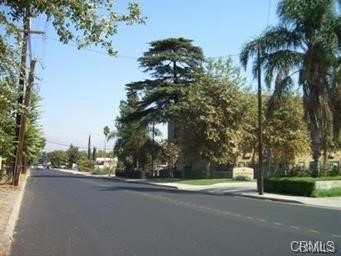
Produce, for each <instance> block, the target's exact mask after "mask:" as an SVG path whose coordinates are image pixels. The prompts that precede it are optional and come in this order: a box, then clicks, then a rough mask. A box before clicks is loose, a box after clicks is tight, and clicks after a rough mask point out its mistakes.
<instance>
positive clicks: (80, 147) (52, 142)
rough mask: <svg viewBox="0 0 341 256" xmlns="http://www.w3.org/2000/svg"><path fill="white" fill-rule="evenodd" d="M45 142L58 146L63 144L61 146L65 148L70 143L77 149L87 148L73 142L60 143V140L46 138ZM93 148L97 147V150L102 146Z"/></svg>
mask: <svg viewBox="0 0 341 256" xmlns="http://www.w3.org/2000/svg"><path fill="white" fill-rule="evenodd" d="M46 143H48V144H53V145H58V146H63V147H67V148H68V147H70V146H71V145H72V146H74V147H77V148H78V149H82V150H88V147H84V146H79V145H76V144H74V143H70V144H65V143H61V142H57V141H51V140H46ZM95 148H96V149H98V150H104V148H100V147H95Z"/></svg>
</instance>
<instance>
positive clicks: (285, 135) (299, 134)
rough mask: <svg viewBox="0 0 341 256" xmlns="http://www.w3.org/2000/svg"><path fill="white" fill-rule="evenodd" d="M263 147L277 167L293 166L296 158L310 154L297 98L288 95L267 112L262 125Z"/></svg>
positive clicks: (301, 111) (300, 103) (300, 102)
mask: <svg viewBox="0 0 341 256" xmlns="http://www.w3.org/2000/svg"><path fill="white" fill-rule="evenodd" d="M264 127H265V128H264V143H265V147H266V148H267V149H269V150H271V152H272V160H273V162H274V163H276V164H279V165H282V166H283V165H289V164H294V162H295V159H296V158H297V157H298V156H303V155H306V154H309V153H310V149H309V144H310V139H309V132H308V129H307V125H306V123H305V122H304V120H303V105H302V100H301V98H300V97H299V96H295V95H292V94H288V95H286V96H283V97H281V98H280V99H278V100H277V101H276V104H275V105H272V106H271V108H270V109H269V110H268V111H267V114H266V120H265V123H264Z"/></svg>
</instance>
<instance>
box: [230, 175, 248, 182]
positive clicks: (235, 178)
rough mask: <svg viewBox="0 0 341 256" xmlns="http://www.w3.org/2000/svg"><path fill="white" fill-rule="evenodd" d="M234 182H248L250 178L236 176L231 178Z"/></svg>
mask: <svg viewBox="0 0 341 256" xmlns="http://www.w3.org/2000/svg"><path fill="white" fill-rule="evenodd" d="M233 179H234V180H240V181H250V180H251V178H250V177H248V176H236V177H234V178H233Z"/></svg>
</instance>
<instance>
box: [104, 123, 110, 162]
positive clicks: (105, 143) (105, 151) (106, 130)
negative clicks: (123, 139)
mask: <svg viewBox="0 0 341 256" xmlns="http://www.w3.org/2000/svg"><path fill="white" fill-rule="evenodd" d="M103 133H104V157H106V154H107V142H108V136H109V134H110V128H109V127H108V126H105V127H104V128H103Z"/></svg>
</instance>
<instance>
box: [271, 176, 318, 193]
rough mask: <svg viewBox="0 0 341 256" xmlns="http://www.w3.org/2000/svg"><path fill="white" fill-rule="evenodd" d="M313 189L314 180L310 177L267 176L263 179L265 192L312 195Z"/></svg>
mask: <svg viewBox="0 0 341 256" xmlns="http://www.w3.org/2000/svg"><path fill="white" fill-rule="evenodd" d="M314 190H315V181H314V180H313V179H311V178H307V179H302V178H301V179H295V178H268V179H265V180H264V191H265V192H270V193H271V192H274V193H283V194H291V195H297V196H312V193H313V191H314Z"/></svg>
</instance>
